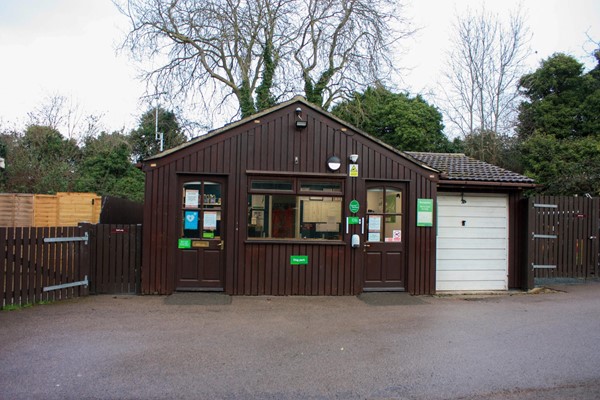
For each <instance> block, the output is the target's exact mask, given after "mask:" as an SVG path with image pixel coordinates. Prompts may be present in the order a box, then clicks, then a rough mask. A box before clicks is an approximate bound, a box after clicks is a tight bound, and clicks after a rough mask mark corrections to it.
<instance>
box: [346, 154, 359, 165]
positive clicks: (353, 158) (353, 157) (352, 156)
mask: <svg viewBox="0 0 600 400" xmlns="http://www.w3.org/2000/svg"><path fill="white" fill-rule="evenodd" d="M348 158H349V159H350V162H351V163H352V164H356V162H357V161H358V154H350V155H349V156H348Z"/></svg>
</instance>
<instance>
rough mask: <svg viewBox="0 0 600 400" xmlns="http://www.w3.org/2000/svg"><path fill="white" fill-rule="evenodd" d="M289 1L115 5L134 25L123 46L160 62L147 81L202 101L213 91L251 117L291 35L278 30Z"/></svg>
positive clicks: (152, 0) (169, 0)
mask: <svg viewBox="0 0 600 400" xmlns="http://www.w3.org/2000/svg"><path fill="white" fill-rule="evenodd" d="M290 3H291V0H247V1H243V0H203V1H195V0H129V1H127V2H126V3H125V4H117V6H118V7H119V9H120V10H121V12H122V13H123V14H125V15H126V16H127V17H128V18H129V20H130V23H131V27H132V29H131V32H129V34H128V36H127V38H126V41H125V43H124V46H125V47H126V48H128V49H129V50H130V51H131V52H132V53H133V54H134V55H135V56H137V57H138V58H140V59H142V58H144V57H150V58H151V59H152V60H154V61H155V62H157V63H161V64H162V65H160V66H159V67H157V68H150V70H149V71H147V72H146V73H145V75H144V78H145V79H146V80H147V81H148V82H154V84H156V85H158V86H160V87H161V90H163V91H166V92H168V93H170V94H172V95H175V96H184V97H185V96H186V95H188V94H192V95H193V94H199V95H200V96H203V97H202V100H203V101H204V103H208V102H212V101H214V95H215V94H219V95H221V99H223V98H227V97H228V96H230V95H233V96H234V97H235V98H236V100H237V104H238V106H239V108H240V111H241V114H242V116H247V115H250V114H252V113H254V112H256V103H255V100H254V98H253V95H254V94H255V92H256V91H257V89H258V88H259V86H260V87H261V88H262V92H261V93H262V96H264V97H266V98H268V97H270V96H271V89H272V87H271V85H270V84H269V82H270V81H271V80H272V74H274V70H275V69H276V67H277V62H278V60H279V58H280V56H281V49H282V48H283V46H284V45H285V43H286V42H287V40H288V39H287V38H286V37H284V36H282V35H281V32H283V31H284V29H285V27H284V26H283V25H285V24H286V20H285V15H289V13H290V11H289V9H288V8H289V5H290ZM265 54H266V56H265ZM261 85H262V86H261ZM217 92H218V93H217Z"/></svg>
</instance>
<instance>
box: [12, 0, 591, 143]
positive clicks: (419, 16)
mask: <svg viewBox="0 0 600 400" xmlns="http://www.w3.org/2000/svg"><path fill="white" fill-rule="evenodd" d="M405 3H406V4H407V7H406V8H405V12H406V13H407V15H408V17H409V18H410V19H411V20H412V22H413V26H414V27H415V28H418V32H417V34H415V35H414V36H412V37H411V38H409V39H407V40H406V41H405V42H404V43H403V45H404V47H405V49H406V51H405V52H404V53H403V54H402V55H401V56H400V57H399V61H400V62H399V64H400V66H401V67H402V68H401V69H400V71H401V76H399V77H398V79H397V87H398V89H401V90H405V91H409V92H410V93H412V94H417V93H422V94H425V98H427V99H428V100H429V101H430V102H435V101H437V100H436V99H435V87H436V84H437V82H438V81H440V80H441V78H440V74H441V72H442V71H443V67H444V58H445V52H446V51H447V49H448V47H449V37H450V35H451V32H452V27H451V26H452V22H453V21H454V19H455V16H456V15H457V14H458V15H460V14H461V13H464V12H465V11H466V10H467V9H468V8H472V9H473V8H475V9H477V8H478V7H479V5H480V4H481V1H477V0H447V1H443V0H429V1H423V0H421V1H419V0H405ZM519 4H521V5H522V7H523V9H524V11H525V12H526V15H527V23H528V26H529V28H530V30H531V32H532V35H533V36H532V39H531V42H530V46H531V49H532V50H533V52H532V56H531V57H530V58H529V59H528V65H527V67H528V69H529V70H531V71H533V70H535V68H537V67H538V66H539V63H540V62H541V61H542V60H543V59H545V58H547V57H549V56H550V55H552V54H553V53H555V52H564V53H567V54H571V55H573V56H574V57H576V58H577V59H578V60H579V61H581V62H585V63H586V66H587V67H588V68H591V67H593V65H594V63H593V59H592V58H591V57H589V56H587V54H588V53H589V52H590V51H591V50H592V49H593V46H592V45H591V44H590V43H589V42H588V38H587V35H589V36H591V37H592V38H593V39H594V40H595V41H596V42H600V1H598V0H569V1H566V0H523V1H517V0H503V1H501V2H500V1H488V2H486V8H487V10H489V11H492V12H497V13H499V15H501V16H502V15H507V12H508V10H511V9H515V7H517V6H518V5H519ZM127 29H128V21H127V19H126V18H125V17H124V16H122V15H121V14H120V13H119V11H118V10H117V8H116V7H115V6H114V4H113V3H112V2H111V0H0V128H2V127H4V128H6V127H14V128H22V127H23V126H24V125H25V124H26V123H27V122H28V117H27V113H28V112H30V111H33V110H35V109H36V108H38V107H40V106H41V105H42V104H43V102H44V100H47V99H48V98H49V97H52V96H57V95H58V96H64V97H66V98H67V99H68V100H69V102H70V104H72V105H73V108H77V113H78V114H79V115H80V116H81V117H83V116H85V115H89V114H94V115H99V116H101V126H102V128H103V129H104V130H107V131H114V130H121V129H123V130H125V131H126V132H127V131H129V130H131V129H133V128H135V127H136V126H137V123H138V119H139V116H140V115H141V114H142V113H143V112H144V111H146V110H147V109H148V108H149V107H150V106H151V105H150V103H149V99H148V98H145V97H144V96H145V95H146V94H147V93H146V86H145V84H144V83H143V82H142V81H140V80H139V78H138V77H139V75H140V71H139V65H138V64H136V63H135V62H134V61H133V60H131V59H130V58H129V56H128V55H127V53H125V52H119V51H117V48H118V46H119V45H120V44H121V43H122V41H123V38H124V37H125V34H126V32H127ZM586 42H588V43H587V44H586ZM586 56H587V57H586ZM434 104H435V103H434ZM187 112H188V115H190V116H191V115H193V110H187ZM184 115H185V114H184ZM225 122H227V117H226V116H216V118H215V123H214V124H213V126H212V128H217V127H219V126H220V125H222V124H223V123H225ZM197 133H199V132H196V134H197ZM63 134H64V132H63Z"/></svg>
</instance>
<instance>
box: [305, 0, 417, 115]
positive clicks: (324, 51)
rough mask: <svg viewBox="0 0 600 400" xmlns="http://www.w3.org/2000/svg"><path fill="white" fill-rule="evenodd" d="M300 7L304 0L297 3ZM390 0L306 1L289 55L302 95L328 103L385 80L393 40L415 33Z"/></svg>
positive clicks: (399, 6)
mask: <svg viewBox="0 0 600 400" xmlns="http://www.w3.org/2000/svg"><path fill="white" fill-rule="evenodd" d="M300 5H301V6H302V3H300ZM401 10H402V5H401V3H400V2H398V1H389V0H308V1H306V2H305V3H304V4H303V8H302V9H301V15H305V17H304V18H302V19H300V20H298V21H297V22H298V26H297V28H296V29H297V40H295V41H294V42H293V45H294V46H295V48H294V51H293V55H294V61H295V62H296V64H297V67H298V68H299V70H300V74H301V78H302V82H303V83H304V93H305V95H306V98H307V99H308V100H309V101H311V102H313V103H316V104H319V105H322V106H323V107H324V108H326V109H327V108H329V107H330V105H331V104H332V103H333V102H334V101H335V100H337V99H339V98H343V97H346V98H347V97H348V96H349V95H350V94H351V93H352V92H355V91H357V90H364V89H365V88H366V87H367V86H369V85H375V84H378V83H381V82H384V81H385V80H386V78H387V77H388V74H389V72H390V71H391V69H392V64H393V61H394V59H393V55H394V54H396V53H397V50H398V49H397V48H396V46H395V45H396V44H397V42H398V41H399V40H400V39H401V38H404V37H407V36H409V35H411V34H412V33H414V30H411V29H410V24H409V23H408V21H407V20H406V19H403V18H401V15H402V12H401Z"/></svg>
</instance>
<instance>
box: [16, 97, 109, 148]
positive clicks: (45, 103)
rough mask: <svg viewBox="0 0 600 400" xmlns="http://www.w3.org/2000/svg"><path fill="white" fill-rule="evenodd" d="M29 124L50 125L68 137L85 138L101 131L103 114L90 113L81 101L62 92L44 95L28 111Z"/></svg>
mask: <svg viewBox="0 0 600 400" xmlns="http://www.w3.org/2000/svg"><path fill="white" fill-rule="evenodd" d="M27 117H28V119H29V121H28V125H30V126H31V125H38V126H46V127H50V128H52V129H54V130H57V131H59V132H61V133H62V134H64V135H65V136H66V137H67V138H68V139H74V140H75V141H80V140H83V138H84V137H86V136H90V135H95V134H97V133H99V132H100V130H101V128H102V125H101V119H102V115H99V114H89V115H86V116H84V111H83V109H82V108H81V105H80V104H79V102H77V101H75V100H73V98H71V97H69V98H67V97H66V96H63V95H61V94H52V95H47V96H46V97H44V98H43V99H42V100H41V102H40V104H39V105H38V106H37V107H35V108H34V109H33V110H32V111H30V112H28V113H27Z"/></svg>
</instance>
